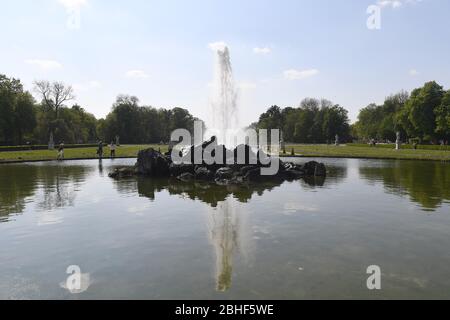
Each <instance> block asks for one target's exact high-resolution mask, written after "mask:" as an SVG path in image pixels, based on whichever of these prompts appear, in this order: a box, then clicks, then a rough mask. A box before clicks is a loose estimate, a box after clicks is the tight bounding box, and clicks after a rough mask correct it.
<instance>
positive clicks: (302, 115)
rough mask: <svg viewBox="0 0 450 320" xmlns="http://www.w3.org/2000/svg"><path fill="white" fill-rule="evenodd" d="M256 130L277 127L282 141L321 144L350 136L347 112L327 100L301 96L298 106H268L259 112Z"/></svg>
mask: <svg viewBox="0 0 450 320" xmlns="http://www.w3.org/2000/svg"><path fill="white" fill-rule="evenodd" d="M256 127H257V128H258V129H281V130H282V131H283V138H284V140H285V141H289V142H294V143H324V142H331V141H334V139H335V136H336V134H337V135H339V136H340V138H341V140H342V141H345V140H346V139H348V138H349V137H350V125H349V119H348V112H347V110H345V109H344V108H342V107H340V106H339V105H333V104H332V103H331V102H330V101H327V100H321V101H319V100H317V99H311V98H308V99H305V100H303V101H302V102H301V105H300V107H299V108H291V107H288V108H285V109H281V108H280V107H278V106H272V107H271V108H269V110H268V111H267V112H265V113H264V114H262V115H261V117H260V119H259V122H258V123H257V124H256Z"/></svg>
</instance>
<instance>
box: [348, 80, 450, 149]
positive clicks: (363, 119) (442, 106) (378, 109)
mask: <svg viewBox="0 0 450 320" xmlns="http://www.w3.org/2000/svg"><path fill="white" fill-rule="evenodd" d="M397 131H400V133H401V135H402V137H403V140H408V138H409V139H411V138H416V139H417V141H419V142H420V143H422V142H424V141H425V142H436V143H437V142H438V141H440V140H446V141H448V140H449V138H450V94H449V93H448V92H445V91H444V90H443V87H442V86H440V85H439V84H437V83H436V82H434V81H431V82H427V83H425V85H424V86H423V87H421V88H417V89H415V90H413V91H412V93H411V96H410V97H408V94H407V93H405V92H401V93H399V94H397V95H394V96H391V97H388V98H387V99H386V101H385V102H384V104H383V105H381V106H377V105H374V104H372V105H369V106H368V107H366V108H364V109H362V110H361V111H360V113H359V116H358V122H357V123H356V124H355V125H354V131H353V134H354V136H355V137H357V138H358V139H360V140H364V141H368V140H370V139H377V140H382V141H384V140H390V141H395V139H396V132H397Z"/></svg>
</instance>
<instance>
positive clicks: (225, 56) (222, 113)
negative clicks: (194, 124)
mask: <svg viewBox="0 0 450 320" xmlns="http://www.w3.org/2000/svg"><path fill="white" fill-rule="evenodd" d="M210 48H211V49H212V50H213V51H214V52H215V67H214V80H213V85H212V97H211V112H210V116H209V117H208V119H207V122H206V125H207V128H208V131H207V136H216V137H217V140H218V143H219V144H223V145H226V146H227V147H236V145H237V143H236V141H234V140H232V141H229V140H230V139H227V132H229V133H234V135H236V133H237V132H238V131H239V130H240V129H241V128H240V127H239V115H238V105H237V92H236V88H235V83H234V79H233V68H232V66H231V58H230V50H229V49H228V47H227V45H226V44H224V43H216V44H213V45H211V46H210Z"/></svg>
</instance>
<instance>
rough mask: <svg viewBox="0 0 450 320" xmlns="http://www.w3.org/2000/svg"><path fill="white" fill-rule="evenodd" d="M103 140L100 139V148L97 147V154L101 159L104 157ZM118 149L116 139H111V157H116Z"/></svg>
mask: <svg viewBox="0 0 450 320" xmlns="http://www.w3.org/2000/svg"><path fill="white" fill-rule="evenodd" d="M103 147H104V144H103V141H100V142H99V143H98V149H97V156H98V157H99V159H102V158H103ZM116 149H117V145H116V144H115V142H114V141H111V144H110V145H109V151H110V157H111V158H115V157H116Z"/></svg>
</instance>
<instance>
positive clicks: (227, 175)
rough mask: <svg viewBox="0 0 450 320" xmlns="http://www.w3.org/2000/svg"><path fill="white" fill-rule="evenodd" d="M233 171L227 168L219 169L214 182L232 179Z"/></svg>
mask: <svg viewBox="0 0 450 320" xmlns="http://www.w3.org/2000/svg"><path fill="white" fill-rule="evenodd" d="M233 174H234V171H233V169H231V168H229V167H224V168H220V169H219V170H217V171H216V176H215V177H216V180H229V179H231V178H233Z"/></svg>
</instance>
